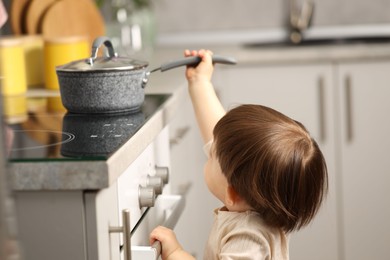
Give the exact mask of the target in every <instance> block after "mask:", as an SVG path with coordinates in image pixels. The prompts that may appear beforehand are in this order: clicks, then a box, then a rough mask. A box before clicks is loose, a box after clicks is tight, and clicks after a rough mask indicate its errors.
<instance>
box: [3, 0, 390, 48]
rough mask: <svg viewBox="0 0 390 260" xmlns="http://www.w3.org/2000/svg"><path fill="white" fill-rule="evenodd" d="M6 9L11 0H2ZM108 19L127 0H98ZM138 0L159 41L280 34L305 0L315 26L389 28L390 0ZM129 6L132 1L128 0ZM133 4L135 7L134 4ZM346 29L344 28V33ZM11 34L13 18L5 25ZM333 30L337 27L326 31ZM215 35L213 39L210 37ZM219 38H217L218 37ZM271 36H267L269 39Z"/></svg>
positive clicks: (239, 38)
mask: <svg viewBox="0 0 390 260" xmlns="http://www.w3.org/2000/svg"><path fill="white" fill-rule="evenodd" d="M20 1H21V2H22V0H20ZM4 2H5V4H6V6H7V8H8V10H9V8H10V2H11V0H5V1H4ZM96 2H97V3H98V4H99V6H100V7H101V10H102V14H103V15H104V17H105V20H106V21H107V22H111V21H114V20H116V18H117V17H115V14H114V13H115V10H116V8H118V7H120V6H126V5H127V4H128V2H127V1H126V0H97V1H96ZM135 2H140V3H141V5H142V6H144V5H145V6H146V7H147V8H148V9H151V10H152V12H153V13H154V16H155V17H154V18H155V28H154V29H155V30H156V40H157V43H161V44H177V43H182V42H185V43H187V42H189V41H191V40H192V41H196V42H206V43H207V42H210V41H214V42H215V41H217V42H218V43H220V42H221V41H223V42H224V43H226V44H229V43H236V42H240V41H241V42H243V41H246V40H251V41H253V40H256V39H259V40H268V39H269V38H272V37H278V36H280V35H281V31H282V32H283V31H285V30H286V29H287V28H288V26H289V24H290V21H289V20H290V19H289V18H290V12H291V8H290V7H291V6H294V7H293V8H296V9H297V10H296V11H297V13H300V12H301V11H302V10H301V9H302V7H303V6H304V4H305V2H313V6H314V9H313V15H312V20H311V26H310V27H311V28H315V29H316V30H317V29H321V28H326V29H329V28H330V29H334V30H335V31H336V32H337V31H338V30H339V29H340V28H339V27H343V28H344V27H347V28H346V29H345V31H347V30H348V28H349V29H351V27H352V28H355V27H359V29H360V32H358V33H361V35H365V34H370V30H374V31H378V30H379V31H382V30H386V31H387V30H388V29H387V27H388V26H389V24H390V14H389V11H388V10H389V9H390V1H389V0H374V1H370V2H367V1H364V0H342V1H339V0H328V1H321V0H313V1H309V0H274V1H269V0H245V1H238V0H213V1H207V0H200V1H196V2H195V3H194V2H193V1H191V0H181V1H175V0H160V1H149V0H144V1H135ZM130 5H131V4H130ZM131 8H134V6H131V7H130V9H131ZM345 31H344V32H345ZM1 32H2V34H10V33H12V30H11V26H10V21H9V22H8V23H7V24H6V26H5V27H4V28H3V29H2V30H1ZM328 33H330V34H332V33H334V32H332V31H331V32H328ZM208 37H209V38H208ZM210 38H211V39H210ZM216 38H217V39H216ZM267 38H268V39H267Z"/></svg>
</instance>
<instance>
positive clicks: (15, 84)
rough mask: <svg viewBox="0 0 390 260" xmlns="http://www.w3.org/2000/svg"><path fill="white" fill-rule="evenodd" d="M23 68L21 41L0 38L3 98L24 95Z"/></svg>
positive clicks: (24, 79) (0, 75)
mask: <svg viewBox="0 0 390 260" xmlns="http://www.w3.org/2000/svg"><path fill="white" fill-rule="evenodd" d="M25 67H26V66H25V58H24V49H23V45H22V41H21V40H20V39H18V38H14V37H4V38H0V77H1V78H0V79H1V84H0V85H1V93H2V95H3V96H13V95H21V94H24V93H26V90H27V79H26V69H25Z"/></svg>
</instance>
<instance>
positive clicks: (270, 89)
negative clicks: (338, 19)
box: [218, 60, 390, 260]
mask: <svg viewBox="0 0 390 260" xmlns="http://www.w3.org/2000/svg"><path fill="white" fill-rule="evenodd" d="M389 72H390V61H388V60H387V61H381V60H377V61H370V62H365V61H354V62H350V63H347V62H334V63H331V62H329V63H324V64H306V65H303V64H296V65H294V64H289V65H274V66H261V65H252V66H241V67H236V68H228V69H226V70H225V71H224V73H223V76H222V77H219V78H218V80H219V82H220V85H222V86H223V88H224V91H222V92H221V94H223V100H224V103H225V105H226V106H227V107H231V106H232V105H236V104H238V103H259V104H263V105H267V106H270V107H273V108H275V109H277V110H279V111H281V112H283V113H285V114H287V115H288V116H291V117H292V118H294V119H296V120H298V121H300V122H302V123H303V124H304V125H305V126H306V127H307V128H308V130H309V131H310V132H311V134H312V135H313V136H314V138H315V139H316V140H317V141H318V142H319V144H320V146H321V149H322V151H323V153H324V155H325V157H326V160H327V165H328V170H329V180H330V183H329V184H330V191H329V195H328V198H327V200H326V202H325V207H324V208H322V210H321V211H320V213H319V216H317V217H316V219H315V221H314V222H313V223H312V224H311V225H310V226H309V227H307V228H305V229H303V230H302V231H299V232H298V233H297V234H293V235H292V237H291V243H290V256H291V259H323V260H328V259H338V260H363V259H388V258H389V256H390V253H389V252H388V249H387V247H388V245H387V244H388V241H390V224H389V222H388V219H390V204H389V203H388V202H387V198H389V197H390V190H389V189H388V188H387V184H388V183H390V176H389V174H388V169H389V168H390V161H389V160H388V158H387V154H388V152H387V150H388V147H389V146H390V138H388V133H389V132H390V121H389V120H388V119H387V113H388V111H390V102H389V101H388V100H389V99H390V88H389V82H390V73H389Z"/></svg>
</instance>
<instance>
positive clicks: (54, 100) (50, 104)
mask: <svg viewBox="0 0 390 260" xmlns="http://www.w3.org/2000/svg"><path fill="white" fill-rule="evenodd" d="M47 110H48V111H49V112H66V108H65V107H64V106H63V105H62V101H61V97H48V98H47Z"/></svg>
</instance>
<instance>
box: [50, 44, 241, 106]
mask: <svg viewBox="0 0 390 260" xmlns="http://www.w3.org/2000/svg"><path fill="white" fill-rule="evenodd" d="M103 44H104V46H105V47H106V49H107V51H108V57H97V53H98V50H99V48H100V47H101V46H102V45H103ZM212 58H213V62H214V63H223V64H235V63H236V61H235V59H233V58H230V57H222V56H218V55H213V57H212ZM200 61H201V59H200V58H199V57H195V56H194V57H187V58H184V59H180V60H176V61H172V62H167V63H164V64H162V65H161V66H160V67H158V68H155V69H153V70H150V71H149V70H148V62H145V61H138V60H133V59H130V58H127V57H119V56H118V55H117V54H116V52H115V50H114V47H113V45H112V42H111V41H110V39H109V38H107V37H98V38H97V39H96V40H95V41H94V42H93V44H92V54H91V57H90V58H87V59H82V60H77V61H73V62H70V63H68V64H65V65H62V66H59V67H57V68H56V72H57V76H58V81H59V85H60V93H61V100H62V103H63V105H64V107H65V108H66V109H67V110H68V111H69V112H73V113H92V114H94V113H118V112H130V111H138V110H139V109H140V108H141V105H142V103H143V102H144V98H145V92H144V88H145V85H146V83H147V81H148V77H149V74H150V73H151V72H154V71H158V70H160V71H166V70H170V69H173V68H176V67H179V66H195V65H197V64H198V63H199V62H200Z"/></svg>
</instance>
